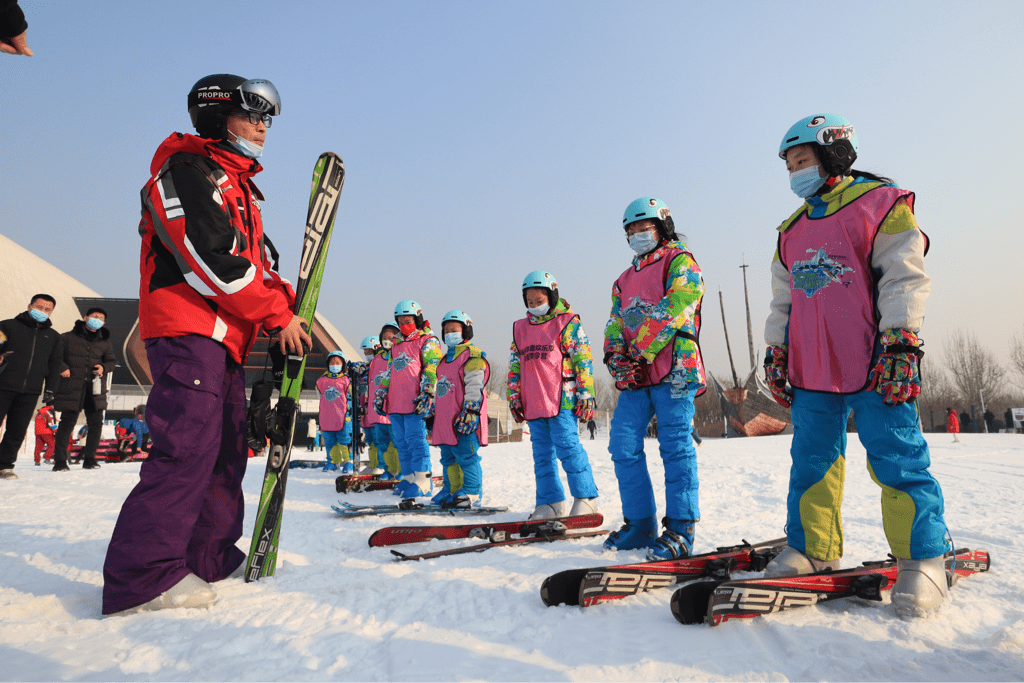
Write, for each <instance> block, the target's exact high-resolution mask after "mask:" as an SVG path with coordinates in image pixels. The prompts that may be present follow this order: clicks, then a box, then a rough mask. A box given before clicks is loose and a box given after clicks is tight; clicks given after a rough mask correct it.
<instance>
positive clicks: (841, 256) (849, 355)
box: [779, 186, 914, 394]
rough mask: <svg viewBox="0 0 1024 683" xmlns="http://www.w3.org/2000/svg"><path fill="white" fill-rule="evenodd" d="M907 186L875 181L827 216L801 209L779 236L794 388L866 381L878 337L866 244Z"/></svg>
mask: <svg viewBox="0 0 1024 683" xmlns="http://www.w3.org/2000/svg"><path fill="white" fill-rule="evenodd" d="M902 197H907V198H908V202H909V205H910V209H911V211H913V209H914V195H913V193H912V192H908V191H906V190H900V189H898V188H895V187H890V186H882V187H878V188H876V189H873V190H869V191H868V192H866V193H865V194H864V195H862V196H861V197H858V198H857V199H855V200H853V201H852V202H851V203H849V204H847V205H846V206H844V207H843V208H841V209H839V211H837V212H836V213H834V214H832V215H831V216H825V217H823V218H813V219H812V218H808V217H807V214H806V213H805V214H803V215H802V216H800V218H798V219H797V220H796V221H795V222H794V223H793V224H792V225H790V226H789V228H787V229H786V230H785V231H784V232H782V233H781V234H780V235H779V256H780V258H781V259H782V263H783V265H785V266H786V269H787V270H788V271H789V277H790V288H791V290H792V295H793V304H792V307H791V308H790V312H789V381H790V383H791V384H792V385H793V386H794V387H798V388H800V389H809V390H811V391H823V392H828V393H832V394H852V393H855V392H858V391H860V390H862V389H863V388H864V386H865V385H866V384H867V377H868V372H869V371H870V370H871V361H872V358H873V357H874V349H875V341H876V339H877V338H878V318H877V317H876V314H875V294H876V291H875V280H874V277H873V274H872V271H871V251H872V247H873V244H874V240H875V235H877V234H878V229H879V227H880V226H881V224H882V222H883V221H884V220H885V217H886V216H887V215H888V213H889V211H891V210H892V208H893V206H895V204H896V202H897V201H898V200H899V199H900V198H902Z"/></svg>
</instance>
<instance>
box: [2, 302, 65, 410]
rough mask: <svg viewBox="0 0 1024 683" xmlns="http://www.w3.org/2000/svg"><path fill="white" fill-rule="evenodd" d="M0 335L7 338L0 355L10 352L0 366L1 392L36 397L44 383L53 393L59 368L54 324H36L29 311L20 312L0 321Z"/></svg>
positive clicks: (58, 345)
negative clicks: (33, 395)
mask: <svg viewBox="0 0 1024 683" xmlns="http://www.w3.org/2000/svg"><path fill="white" fill-rule="evenodd" d="M0 333H3V336H4V337H6V338H7V341H6V343H3V342H0V353H6V352H7V351H11V352H12V353H11V355H9V356H7V359H6V360H5V361H4V364H3V365H0V391H17V392H19V393H23V394H39V393H42V391H43V380H46V389H47V390H52V389H53V387H54V386H56V383H57V379H58V376H59V375H60V373H61V369H62V365H61V361H60V335H59V334H57V332H56V331H55V330H54V329H53V323H51V322H50V321H49V320H47V321H46V322H43V323H37V322H36V321H35V319H34V318H33V317H32V316H30V315H29V314H28V311H22V312H21V313H19V314H18V315H17V316H15V317H14V318H11V319H10V320H4V321H0ZM0 340H2V338H0Z"/></svg>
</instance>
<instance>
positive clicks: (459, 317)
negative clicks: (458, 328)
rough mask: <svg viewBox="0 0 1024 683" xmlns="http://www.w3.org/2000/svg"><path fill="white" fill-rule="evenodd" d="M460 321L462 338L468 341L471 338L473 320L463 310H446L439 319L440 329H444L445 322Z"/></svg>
mask: <svg viewBox="0 0 1024 683" xmlns="http://www.w3.org/2000/svg"><path fill="white" fill-rule="evenodd" d="M453 322H454V323H460V324H461V325H462V339H463V340H464V341H469V340H470V339H472V338H473V321H472V320H471V319H470V317H469V315H468V314H467V313H466V312H465V311H459V310H454V311H448V312H447V313H445V314H444V318H442V319H441V329H444V324H445V323H453Z"/></svg>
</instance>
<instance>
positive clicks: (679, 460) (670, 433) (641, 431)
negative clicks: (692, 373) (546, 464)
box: [608, 382, 700, 522]
mask: <svg viewBox="0 0 1024 683" xmlns="http://www.w3.org/2000/svg"><path fill="white" fill-rule="evenodd" d="M654 415H657V416H658V446H659V448H660V450H661V459H662V462H664V464H665V516H666V517H668V518H669V519H680V520H687V521H692V522H696V521H698V520H700V507H699V505H698V498H697V487H698V483H699V482H698V480H697V451H696V449H694V447H693V439H692V438H691V437H690V429H691V425H692V424H693V395H692V393H691V392H686V393H685V394H684V395H683V396H681V397H677V398H673V397H672V385H671V383H669V382H665V383H663V384H658V385H655V386H653V387H644V388H643V389H634V390H632V391H623V392H622V393H621V394H619V403H618V405H617V406H616V407H615V414H614V415H613V416H612V425H611V434H610V436H609V440H608V451H609V452H610V453H611V454H612V462H613V463H614V464H615V477H616V479H618V480H619V497H620V498H621V499H622V516H623V517H625V518H627V519H646V518H648V517H657V512H658V508H657V506H656V504H655V502H654V487H653V485H652V484H651V475H650V473H649V472H648V471H647V455H646V454H645V453H644V437H646V436H647V425H648V424H649V423H650V421H651V417H652V416H654Z"/></svg>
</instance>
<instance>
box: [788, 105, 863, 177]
mask: <svg viewBox="0 0 1024 683" xmlns="http://www.w3.org/2000/svg"><path fill="white" fill-rule="evenodd" d="M806 144H814V145H818V152H819V153H818V158H819V159H820V160H821V165H822V166H823V167H824V168H825V171H826V172H827V173H828V174H829V175H830V176H837V175H847V174H849V172H850V169H851V168H853V162H854V161H856V160H857V152H858V151H859V149H860V144H859V141H858V139H857V131H856V130H854V128H853V124H852V123H850V122H849V121H848V120H846V119H844V118H843V117H842V116H837V115H836V114H816V115H814V116H808V117H807V118H803V119H800V120H799V121H797V122H796V123H794V124H793V125H792V126H791V127H790V129H789V130H788V131H786V135H785V137H783V138H782V144H781V145H779V158H781V159H785V158H786V151H787V150H789V149H790V148H791V147H796V146H797V145H806Z"/></svg>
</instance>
